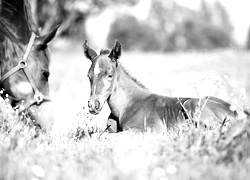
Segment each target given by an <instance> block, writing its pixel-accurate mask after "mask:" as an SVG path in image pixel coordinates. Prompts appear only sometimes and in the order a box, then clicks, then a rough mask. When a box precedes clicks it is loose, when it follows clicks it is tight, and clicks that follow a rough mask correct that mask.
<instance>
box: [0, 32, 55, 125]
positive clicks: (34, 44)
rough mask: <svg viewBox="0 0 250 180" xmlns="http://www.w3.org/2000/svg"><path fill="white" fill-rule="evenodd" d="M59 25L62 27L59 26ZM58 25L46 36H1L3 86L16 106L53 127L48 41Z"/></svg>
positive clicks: (53, 35)
mask: <svg viewBox="0 0 250 180" xmlns="http://www.w3.org/2000/svg"><path fill="white" fill-rule="evenodd" d="M57 28H58V27H57ZM57 28H55V29H54V30H52V31H51V32H50V33H48V34H46V35H44V36H37V35H35V34H34V33H31V32H30V35H27V39H26V40H25V42H24V41H20V39H21V38H24V37H18V36H16V37H15V34H8V33H6V32H5V34H4V35H3V36H1V37H0V58H1V61H0V63H1V64H0V67H1V69H0V73H1V76H0V77H1V78H0V80H1V81H0V86H1V88H3V89H4V94H8V97H9V99H10V101H11V104H12V105H13V106H16V105H20V104H21V106H20V110H22V109H23V110H27V111H28V113H29V114H30V115H31V117H32V119H35V122H36V124H39V125H40V126H41V127H42V128H50V125H51V123H53V114H52V110H51V105H50V103H47V101H46V100H49V97H48V96H49V83H48V78H49V75H50V72H49V62H50V57H49V52H48V48H47V44H48V43H49V42H50V41H51V40H52V39H53V38H54V37H55V34H56V31H57Z"/></svg>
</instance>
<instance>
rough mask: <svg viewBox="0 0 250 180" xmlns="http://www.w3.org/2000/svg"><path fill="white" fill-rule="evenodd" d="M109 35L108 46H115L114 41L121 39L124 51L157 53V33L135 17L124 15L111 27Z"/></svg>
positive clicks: (158, 47)
mask: <svg viewBox="0 0 250 180" xmlns="http://www.w3.org/2000/svg"><path fill="white" fill-rule="evenodd" d="M110 29H111V30H110V32H109V35H108V46H109V47H111V46H113V43H114V40H115V39H117V38H119V40H120V41H121V42H122V44H123V49H124V50H127V51H133V50H141V51H157V50H160V46H159V43H158V42H157V40H156V39H157V38H156V36H157V33H155V31H154V29H153V28H152V27H151V26H149V25H148V24H145V23H142V22H139V21H138V20H137V19H136V18H135V17H134V16H131V15H122V16H120V17H119V18H117V19H116V21H115V22H114V23H113V24H112V25H111V28H110Z"/></svg>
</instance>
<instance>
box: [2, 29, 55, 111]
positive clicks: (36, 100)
mask: <svg viewBox="0 0 250 180" xmlns="http://www.w3.org/2000/svg"><path fill="white" fill-rule="evenodd" d="M35 39H36V34H35V33H34V32H32V34H31V37H30V39H29V43H28V45H27V48H26V51H25V53H24V55H23V58H22V59H20V60H19V62H18V64H17V65H16V66H15V67H14V68H13V69H11V70H10V71H8V72H7V73H6V74H5V75H3V77H2V78H1V80H0V85H1V84H2V83H3V82H4V81H5V80H6V79H7V78H9V77H10V76H11V75H13V74H14V73H16V72H17V71H19V70H23V72H24V74H25V76H26V77H27V79H28V81H29V83H30V85H31V86H32V89H33V91H34V97H33V99H31V100H30V101H28V102H26V103H25V104H24V105H23V108H21V109H20V110H19V113H21V112H23V111H24V110H26V109H28V108H29V107H30V106H32V105H34V104H37V105H39V104H40V103H41V102H42V101H50V100H51V99H50V97H49V96H46V95H43V94H42V93H40V91H39V90H38V89H37V87H36V85H35V83H34V81H33V79H32V78H31V76H30V75H29V73H28V72H27V69H26V67H27V65H28V63H27V60H28V57H29V54H30V52H31V49H32V46H33V44H34V42H35ZM13 99H15V98H13Z"/></svg>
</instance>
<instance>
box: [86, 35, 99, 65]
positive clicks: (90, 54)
mask: <svg viewBox="0 0 250 180" xmlns="http://www.w3.org/2000/svg"><path fill="white" fill-rule="evenodd" d="M83 51H84V54H85V56H86V57H87V58H88V59H90V60H91V61H92V60H93V59H94V58H95V57H96V56H97V53H96V52H95V51H94V50H93V49H91V48H90V47H89V45H88V41H87V40H85V41H84V44H83Z"/></svg>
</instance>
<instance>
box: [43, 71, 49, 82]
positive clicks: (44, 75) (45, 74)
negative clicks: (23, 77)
mask: <svg viewBox="0 0 250 180" xmlns="http://www.w3.org/2000/svg"><path fill="white" fill-rule="evenodd" d="M42 74H43V77H44V78H45V79H46V80H48V79H49V76H50V73H49V71H47V70H42Z"/></svg>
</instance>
